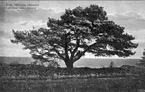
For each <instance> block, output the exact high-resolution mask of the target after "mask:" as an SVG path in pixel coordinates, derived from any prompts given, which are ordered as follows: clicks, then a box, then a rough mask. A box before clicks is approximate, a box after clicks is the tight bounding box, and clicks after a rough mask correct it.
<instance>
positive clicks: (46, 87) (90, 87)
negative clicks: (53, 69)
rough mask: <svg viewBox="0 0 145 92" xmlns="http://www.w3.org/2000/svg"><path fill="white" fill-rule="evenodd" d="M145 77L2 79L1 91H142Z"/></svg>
mask: <svg viewBox="0 0 145 92" xmlns="http://www.w3.org/2000/svg"><path fill="white" fill-rule="evenodd" d="M140 89H145V81H144V79H143V78H136V77H127V78H93V79H92V78H89V79H85V78H84V79H75V78H73V79H57V80H12V79H9V80H8V79H7V80H1V83H0V92H140V91H139V90H140Z"/></svg>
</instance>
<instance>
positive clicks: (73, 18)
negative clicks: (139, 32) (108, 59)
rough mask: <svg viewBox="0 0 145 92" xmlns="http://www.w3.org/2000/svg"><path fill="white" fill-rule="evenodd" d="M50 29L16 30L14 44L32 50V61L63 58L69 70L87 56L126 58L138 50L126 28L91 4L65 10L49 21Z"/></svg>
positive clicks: (100, 8)
mask: <svg viewBox="0 0 145 92" xmlns="http://www.w3.org/2000/svg"><path fill="white" fill-rule="evenodd" d="M47 26H48V28H40V29H38V30H35V29H33V30H29V31H14V30H13V33H14V38H15V39H13V40H11V41H12V42H13V43H21V44H22V45H24V46H25V48H24V49H29V50H30V54H31V55H32V58H34V59H36V60H40V61H41V62H48V61H51V60H54V58H57V59H61V60H63V61H64V62H65V64H66V66H67V67H68V68H73V63H74V62H76V61H77V60H79V59H80V58H81V57H82V56H84V55H85V53H92V54H93V55H95V56H112V55H117V56H119V57H127V56H130V55H134V54H135V52H132V49H133V48H136V47H137V44H136V43H133V42H132V40H134V39H135V38H134V37H133V36H132V35H129V34H127V33H124V27H121V26H120V25H117V24H115V23H114V22H113V21H110V20H108V17H107V13H106V12H105V11H104V10H103V7H100V6H98V5H90V6H89V7H85V8H82V7H80V6H79V7H76V8H74V9H66V10H65V13H64V14H63V15H62V16H61V17H60V19H54V18H48V22H47Z"/></svg>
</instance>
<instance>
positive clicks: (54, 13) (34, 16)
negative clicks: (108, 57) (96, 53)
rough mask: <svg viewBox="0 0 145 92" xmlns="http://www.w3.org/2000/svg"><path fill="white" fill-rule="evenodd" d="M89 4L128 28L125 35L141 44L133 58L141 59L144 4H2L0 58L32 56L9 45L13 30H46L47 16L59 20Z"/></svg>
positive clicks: (143, 42)
mask: <svg viewBox="0 0 145 92" xmlns="http://www.w3.org/2000/svg"><path fill="white" fill-rule="evenodd" d="M6 4H7V6H6ZM8 4H12V5H14V4H37V6H33V7H34V8H36V9H8V8H9V7H10V6H9V5H8ZM90 4H96V5H99V6H102V7H104V10H105V11H106V12H107V16H108V18H109V20H113V21H114V22H115V23H116V24H119V25H121V26H123V27H125V32H127V33H129V34H131V35H133V36H135V38H136V39H135V40H134V42H137V43H139V46H138V48H137V49H135V51H136V54H135V55H134V56H132V57H130V58H140V57H141V56H142V52H143V50H144V49H145V10H144V9H145V1H31V2H30V1H15V2H14V1H7V2H6V1H5V2H3V1H0V6H1V7H0V56H23V57H27V56H30V55H29V50H25V51H24V50H22V47H23V46H21V45H16V44H13V43H11V42H10V39H13V34H12V29H14V30H30V29H32V28H33V27H35V28H40V27H46V22H47V20H48V17H53V18H59V16H60V15H62V14H63V12H64V11H65V9H68V8H70V9H73V8H75V7H77V6H82V7H86V6H89V5H90ZM85 57H93V56H92V55H86V56H85ZM113 58H114V57H113Z"/></svg>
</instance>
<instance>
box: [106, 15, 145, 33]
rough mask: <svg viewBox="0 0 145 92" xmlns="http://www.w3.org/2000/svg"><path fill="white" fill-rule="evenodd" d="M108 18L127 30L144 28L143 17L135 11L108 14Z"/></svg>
mask: <svg viewBox="0 0 145 92" xmlns="http://www.w3.org/2000/svg"><path fill="white" fill-rule="evenodd" d="M108 18H109V20H113V21H115V22H116V23H117V24H119V25H121V26H124V27H125V28H126V29H127V30H132V31H138V30H142V29H145V26H144V25H145V19H144V18H143V16H141V15H140V14H138V13H136V12H126V13H120V14H115V15H108Z"/></svg>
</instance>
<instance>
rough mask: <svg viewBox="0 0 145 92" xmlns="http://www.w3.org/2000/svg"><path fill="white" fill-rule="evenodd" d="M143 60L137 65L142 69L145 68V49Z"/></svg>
mask: <svg viewBox="0 0 145 92" xmlns="http://www.w3.org/2000/svg"><path fill="white" fill-rule="evenodd" d="M141 58H142V59H141V60H140V61H138V62H137V65H138V66H142V67H145V49H144V52H143V56H142V57H141Z"/></svg>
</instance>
